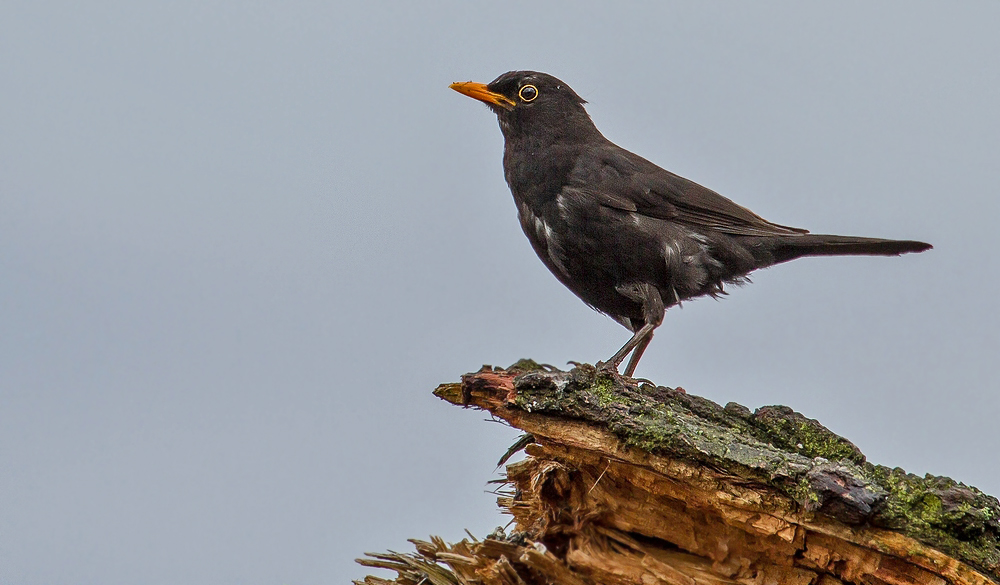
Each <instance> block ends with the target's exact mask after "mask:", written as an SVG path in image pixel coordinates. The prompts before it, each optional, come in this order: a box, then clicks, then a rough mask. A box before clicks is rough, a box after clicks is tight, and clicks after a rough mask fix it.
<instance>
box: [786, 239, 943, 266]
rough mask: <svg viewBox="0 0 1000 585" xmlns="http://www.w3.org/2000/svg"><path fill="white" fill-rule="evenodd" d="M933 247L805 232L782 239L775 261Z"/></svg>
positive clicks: (894, 253)
mask: <svg viewBox="0 0 1000 585" xmlns="http://www.w3.org/2000/svg"><path fill="white" fill-rule="evenodd" d="M932 247H933V246H931V245H930V244H927V243H924V242H915V241H912V240H885V239H881V238H858V237H854V236H829V235H822V234H805V235H801V236H787V237H782V238H780V239H778V241H777V242H776V245H775V247H774V249H773V250H772V251H771V253H772V254H773V256H774V262H775V264H780V263H781V262H787V261H789V260H794V259H796V258H801V257H803V256H899V255H900V254H907V253H909V252H923V251H925V250H930V249H931V248H932Z"/></svg>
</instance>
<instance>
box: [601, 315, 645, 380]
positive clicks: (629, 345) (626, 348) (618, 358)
mask: <svg viewBox="0 0 1000 585" xmlns="http://www.w3.org/2000/svg"><path fill="white" fill-rule="evenodd" d="M653 329H656V325H653V324H652V323H646V324H645V325H643V326H642V327H641V328H640V329H639V330H638V331H636V332H635V335H633V336H632V339H629V340H628V341H627V342H626V343H625V345H623V346H622V348H621V349H619V350H618V351H617V352H616V353H615V355H613V356H611V357H610V358H609V359H608V361H607V362H605V364H609V365H611V367H613V368H614V369H616V370H617V369H618V366H619V365H621V363H622V362H623V361H625V356H627V355H628V353H629V352H630V351H632V350H633V349H635V348H637V347H639V344H642V348H643V349H646V345H647V344H648V343H649V342H648V341H646V342H645V343H643V340H645V339H646V338H647V337H649V336H651V335H652V333H653ZM636 362H637V363H638V360H636ZM629 365H630V366H633V365H634V364H632V363H631V362H629ZM633 369H634V368H633Z"/></svg>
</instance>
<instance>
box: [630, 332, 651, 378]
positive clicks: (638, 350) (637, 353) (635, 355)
mask: <svg viewBox="0 0 1000 585" xmlns="http://www.w3.org/2000/svg"><path fill="white" fill-rule="evenodd" d="M650 341H653V332H652V331H650V332H649V335H647V336H646V337H643V338H642V341H640V342H639V344H638V345H636V346H635V350H633V351H632V357H630V358H629V360H628V365H627V366H625V375H626V376H628V377H632V374H633V373H634V372H635V367H636V366H638V365H639V358H641V357H642V352H644V351H646V346H647V345H649V342H650Z"/></svg>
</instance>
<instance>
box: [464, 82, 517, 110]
mask: <svg viewBox="0 0 1000 585" xmlns="http://www.w3.org/2000/svg"><path fill="white" fill-rule="evenodd" d="M448 87H450V88H452V89H454V90H455V91H457V92H458V93H460V94H464V95H467V96H469V97H470V98H475V99H477V100H479V101H481V102H486V103H487V104H491V105H494V106H500V107H501V108H505V109H508V110H509V109H511V108H513V107H514V106H515V105H517V104H515V103H514V101H513V100H511V99H510V98H508V97H507V96H505V95H503V94H499V93H496V92H494V91H490V90H489V89H487V88H486V84H483V83H476V82H474V81H463V82H461V83H453V84H451V85H449V86H448Z"/></svg>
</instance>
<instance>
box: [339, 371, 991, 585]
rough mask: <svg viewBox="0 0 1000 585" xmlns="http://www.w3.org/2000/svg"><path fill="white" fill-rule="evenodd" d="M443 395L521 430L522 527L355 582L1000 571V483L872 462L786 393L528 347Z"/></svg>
mask: <svg viewBox="0 0 1000 585" xmlns="http://www.w3.org/2000/svg"><path fill="white" fill-rule="evenodd" d="M435 394H436V395H437V396H439V397H440V398H443V399H444V400H447V401H449V402H451V403H453V404H457V405H461V406H465V407H473V408H480V409H483V410H487V411H489V412H490V413H491V414H492V415H493V416H495V417H498V418H500V419H503V420H504V421H506V422H507V423H509V424H510V425H512V426H514V427H517V428H519V429H522V430H524V431H525V432H526V433H527V435H525V440H524V441H521V442H520V443H521V444H519V445H517V447H518V448H520V447H523V448H524V451H525V453H526V458H525V459H524V460H522V461H519V462H517V463H513V464H510V465H507V467H506V477H505V480H504V481H505V484H506V486H505V491H503V492H502V495H501V497H500V498H499V499H498V504H499V505H500V507H501V508H503V510H504V511H506V512H508V513H510V514H511V515H512V516H513V518H514V521H515V528H514V530H512V531H511V532H510V533H509V534H507V533H505V532H504V531H503V530H501V529H497V531H496V532H494V534H492V535H490V536H488V537H486V538H485V539H482V540H478V539H474V538H472V539H467V540H463V541H461V542H458V543H455V544H447V543H445V542H444V541H442V540H441V539H439V538H432V539H431V540H430V541H419V540H413V541H411V542H413V544H414V545H415V546H416V552H415V553H407V554H401V553H387V554H374V553H367V554H368V557H369V558H366V559H359V561H358V562H360V563H361V564H363V565H366V566H369V567H379V568H384V569H390V570H394V571H396V573H397V576H396V578H395V579H394V580H387V579H383V578H379V577H374V576H369V577H367V578H366V579H365V580H364V581H355V583H358V584H361V583H364V584H366V585H388V584H390V583H396V584H402V585H457V584H462V585H466V584H473V583H475V584H482V585H535V584H544V583H560V584H568V585H584V584H588V585H589V584H602V585H655V584H659V583H665V584H671V585H715V584H719V585H721V584H736V583H741V584H744V585H838V584H840V583H852V584H858V585H862V584H864V585H904V584H915V585H945V584H954V585H987V584H1000V504H998V502H997V499H996V498H994V497H991V496H988V495H986V494H983V493H982V492H981V491H979V490H977V489H976V488H974V487H969V486H966V485H963V484H961V483H958V482H955V481H953V480H951V479H948V478H944V477H934V476H925V477H917V476H914V475H911V474H907V473H906V472H904V471H903V470H901V469H898V468H896V469H890V468H887V467H884V466H880V465H873V464H871V463H868V462H867V461H866V460H865V457H864V455H863V454H862V453H861V451H860V450H859V449H858V448H857V447H856V446H854V445H853V444H852V443H851V442H850V441H848V440H846V439H844V438H842V437H839V436H837V435H836V434H834V433H832V432H831V431H829V430H828V429H826V428H825V427H823V426H822V425H821V424H820V423H818V422H817V421H815V420H812V419H808V418H806V417H804V416H802V415H801V414H799V413H797V412H794V411H793V410H791V409H790V408H787V407H783V406H772V407H764V408H760V409H757V411H755V412H751V411H750V410H749V409H747V408H746V407H743V406H741V405H738V404H735V403H730V404H728V405H726V406H725V407H722V406H720V405H718V404H716V403H714V402H712V401H710V400H706V399H704V398H699V397H697V396H691V395H688V394H686V393H685V392H684V391H683V390H681V389H671V388H666V387H662V386H653V385H652V384H649V383H637V382H636V381H634V380H632V379H630V378H623V377H621V376H617V375H615V374H613V373H610V372H605V371H603V370H599V369H595V368H594V367H593V366H589V365H580V366H578V367H575V368H574V369H572V370H571V371H568V372H563V371H559V370H556V369H554V368H551V367H542V366H539V365H538V364H535V363H534V362H530V361H527V360H522V361H521V362H518V363H517V364H515V365H514V366H511V367H510V368H507V369H502V368H491V367H488V366H484V367H483V369H481V370H480V371H478V372H476V373H473V374H467V375H465V376H463V377H462V382H461V383H457V384H444V385H442V386H440V387H439V388H438V389H437V390H436V391H435ZM509 455H510V453H508V454H507V456H509ZM507 456H505V459H506V457H507Z"/></svg>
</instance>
